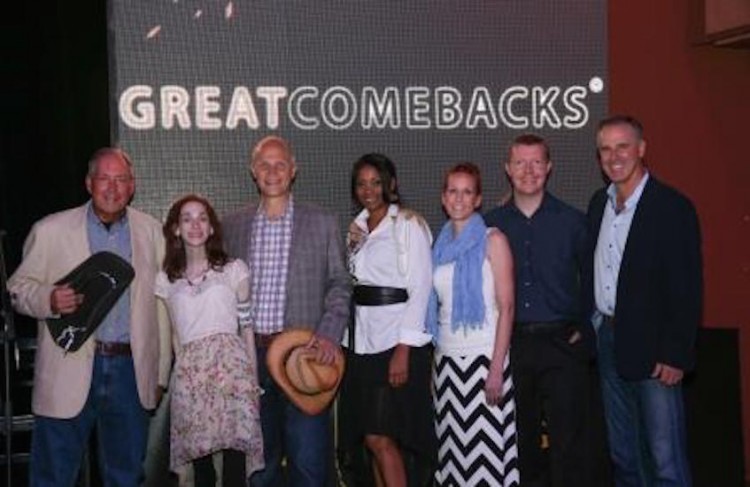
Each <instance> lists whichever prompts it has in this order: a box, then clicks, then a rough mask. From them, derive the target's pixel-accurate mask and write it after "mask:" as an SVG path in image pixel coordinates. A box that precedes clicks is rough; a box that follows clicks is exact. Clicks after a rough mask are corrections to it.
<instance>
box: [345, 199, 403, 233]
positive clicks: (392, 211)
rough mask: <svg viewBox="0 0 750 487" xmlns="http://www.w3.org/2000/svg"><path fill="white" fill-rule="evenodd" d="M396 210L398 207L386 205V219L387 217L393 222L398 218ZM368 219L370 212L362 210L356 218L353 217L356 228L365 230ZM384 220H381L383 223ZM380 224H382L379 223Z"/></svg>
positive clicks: (393, 204) (392, 204)
mask: <svg viewBox="0 0 750 487" xmlns="http://www.w3.org/2000/svg"><path fill="white" fill-rule="evenodd" d="M398 210H399V207H398V205H397V204H395V203H391V204H390V205H388V212H387V213H386V217H389V218H390V219H391V220H395V219H396V217H397V216H398ZM369 217H370V212H369V211H368V210H367V209H366V208H363V209H362V211H360V212H359V213H358V214H357V216H356V217H354V222H355V223H356V224H357V226H358V227H360V228H362V229H364V230H367V219H368V218H369ZM385 220H386V218H383V221H385ZM381 223H382V222H381Z"/></svg>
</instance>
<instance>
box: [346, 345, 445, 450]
mask: <svg viewBox="0 0 750 487" xmlns="http://www.w3.org/2000/svg"><path fill="white" fill-rule="evenodd" d="M394 350H395V348H392V349H390V350H386V351H385V352H381V353H377V354H368V355H358V354H355V353H352V352H350V351H348V350H347V351H346V359H347V369H346V373H345V375H344V379H343V382H342V385H341V394H340V396H339V405H338V408H339V409H338V417H339V448H342V449H344V450H356V449H357V448H360V447H361V445H362V442H363V439H364V436H365V435H368V434H374V435H383V436H388V437H390V438H393V439H394V440H396V442H397V443H398V445H399V447H400V448H401V449H402V450H405V451H406V452H411V453H413V454H415V455H417V456H418V457H420V460H421V461H423V462H426V463H427V464H430V465H431V464H433V463H434V461H435V458H436V444H437V441H436V439H435V425H434V413H433V404H432V396H431V392H430V390H431V389H430V380H431V364H432V346H430V345H426V346H424V347H412V348H411V349H410V350H409V375H408V379H407V382H406V384H404V385H403V386H401V387H391V386H390V384H389V383H388V366H389V363H390V360H391V356H392V355H393V352H394Z"/></svg>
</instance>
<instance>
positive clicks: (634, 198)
mask: <svg viewBox="0 0 750 487" xmlns="http://www.w3.org/2000/svg"><path fill="white" fill-rule="evenodd" d="M648 178H649V174H648V171H646V172H645V173H644V174H643V177H642V178H641V181H640V182H639V183H638V186H636V187H635V190H634V191H633V194H631V195H630V196H628V199H626V200H625V202H624V203H623V211H629V210H631V209H632V208H635V207H636V206H637V205H638V202H639V201H640V200H641V196H642V195H643V189H644V188H645V187H646V182H647V181H648ZM607 197H608V198H609V204H610V205H612V209H616V208H617V188H616V187H615V184H614V183H609V186H608V187H607Z"/></svg>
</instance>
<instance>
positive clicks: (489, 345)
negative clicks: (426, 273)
mask: <svg viewBox="0 0 750 487" xmlns="http://www.w3.org/2000/svg"><path fill="white" fill-rule="evenodd" d="M454 266H455V264H454V263H453V262H451V263H448V264H443V265H441V266H438V267H437V268H436V269H435V272H434V273H433V277H432V282H433V285H434V286H435V292H436V293H437V295H438V303H439V307H438V322H439V325H438V326H439V332H438V340H437V350H436V351H437V353H438V354H445V355H452V356H464V355H488V356H490V357H492V351H493V349H494V347H495V329H496V328H497V318H498V310H497V303H496V301H495V299H496V298H495V281H494V279H493V277H492V269H491V268H490V261H489V260H487V259H486V258H485V259H484V263H483V264H482V295H483V296H484V307H485V313H484V323H483V324H482V327H481V328H474V329H472V328H466V329H464V328H463V327H459V328H457V329H456V331H453V330H452V329H451V314H452V313H453V268H454Z"/></svg>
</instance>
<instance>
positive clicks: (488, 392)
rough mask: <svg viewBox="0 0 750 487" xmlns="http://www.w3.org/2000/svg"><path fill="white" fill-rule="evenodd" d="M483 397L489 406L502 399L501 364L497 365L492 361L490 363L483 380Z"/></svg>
mask: <svg viewBox="0 0 750 487" xmlns="http://www.w3.org/2000/svg"><path fill="white" fill-rule="evenodd" d="M484 397H485V399H486V400H487V404H488V405H490V406H495V405H497V404H500V401H501V400H502V399H503V368H502V366H499V367H498V366H496V365H495V364H494V363H493V364H491V365H490V370H489V372H488V373H487V380H486V381H485V382H484Z"/></svg>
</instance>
